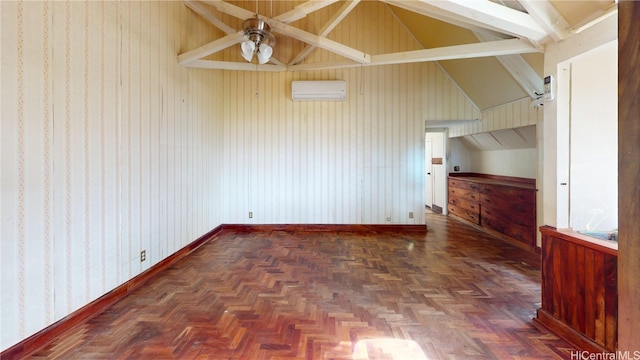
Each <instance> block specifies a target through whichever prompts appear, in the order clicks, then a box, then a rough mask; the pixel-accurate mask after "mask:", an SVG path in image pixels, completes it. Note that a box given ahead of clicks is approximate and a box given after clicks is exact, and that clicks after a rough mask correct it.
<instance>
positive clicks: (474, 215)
mask: <svg viewBox="0 0 640 360" xmlns="http://www.w3.org/2000/svg"><path fill="white" fill-rule="evenodd" d="M447 210H449V214H452V215H455V216H457V217H459V218H462V219H465V220H467V221H469V222H472V223H474V224H476V225H480V216H479V214H478V212H477V211H470V210H465V209H463V208H461V207H458V206H456V205H453V204H449V206H447Z"/></svg>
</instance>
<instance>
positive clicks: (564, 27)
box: [520, 0, 571, 41]
mask: <svg viewBox="0 0 640 360" xmlns="http://www.w3.org/2000/svg"><path fill="white" fill-rule="evenodd" d="M520 5H522V7H524V8H525V10H527V12H528V13H529V15H531V16H532V17H533V19H535V20H536V21H537V22H538V24H540V26H542V27H543V28H544V29H545V30H546V32H547V33H548V34H549V36H551V38H552V39H553V40H554V41H560V40H564V39H566V38H567V37H568V36H569V35H570V33H569V28H570V27H571V25H570V24H569V22H568V21H567V20H566V19H565V18H564V17H563V16H562V15H560V13H559V12H558V10H556V8H555V7H553V5H552V4H551V2H549V1H548V0H536V1H522V2H520Z"/></svg>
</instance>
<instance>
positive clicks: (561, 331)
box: [533, 309, 615, 354]
mask: <svg viewBox="0 0 640 360" xmlns="http://www.w3.org/2000/svg"><path fill="white" fill-rule="evenodd" d="M533 324H534V325H535V326H536V327H538V328H540V327H541V328H543V329H545V330H548V331H551V332H552V333H554V334H556V335H557V336H558V337H560V338H562V339H564V340H565V341H567V342H569V343H570V344H572V345H573V346H575V347H576V348H578V349H579V350H583V351H588V352H591V353H600V354H603V353H609V352H611V351H614V350H615V349H605V348H604V347H603V346H601V345H599V344H598V343H596V342H594V341H593V340H591V339H589V338H588V337H586V336H585V335H583V334H581V333H580V332H578V331H576V330H575V329H573V328H571V327H570V326H569V325H567V324H565V323H563V322H562V321H560V320H558V319H556V318H555V317H553V315H551V314H549V313H548V312H547V311H546V310H544V309H538V311H537V317H536V318H534V319H533Z"/></svg>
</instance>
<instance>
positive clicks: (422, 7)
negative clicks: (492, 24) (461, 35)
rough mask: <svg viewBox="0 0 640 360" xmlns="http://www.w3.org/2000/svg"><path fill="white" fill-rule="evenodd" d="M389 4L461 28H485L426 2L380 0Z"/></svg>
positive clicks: (477, 29)
mask: <svg viewBox="0 0 640 360" xmlns="http://www.w3.org/2000/svg"><path fill="white" fill-rule="evenodd" d="M380 1H382V2H384V3H387V4H389V5H393V6H395V7H399V8H401V9H405V10H408V11H411V12H414V13H416V14H420V15H424V16H428V17H430V18H434V19H436V20H440V21H443V22H446V23H449V24H452V25H455V26H458V27H461V28H465V29H469V30H472V31H481V30H484V29H485V28H484V27H481V26H479V25H474V24H471V23H470V22H469V21H466V20H463V19H461V18H458V17H457V16H456V15H455V14H451V13H449V12H446V11H442V10H440V9H438V8H435V7H432V6H429V5H428V4H426V3H423V2H419V1H405V0H380Z"/></svg>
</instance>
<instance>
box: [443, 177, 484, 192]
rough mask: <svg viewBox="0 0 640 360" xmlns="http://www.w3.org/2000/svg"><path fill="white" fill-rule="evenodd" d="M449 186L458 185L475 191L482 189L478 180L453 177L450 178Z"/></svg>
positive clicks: (460, 187) (457, 186)
mask: <svg viewBox="0 0 640 360" xmlns="http://www.w3.org/2000/svg"><path fill="white" fill-rule="evenodd" d="M449 187H456V188H459V189H467V190H473V191H478V190H480V185H479V184H478V183H476V182H473V181H466V180H460V179H452V178H449Z"/></svg>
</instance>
